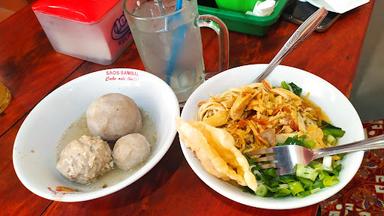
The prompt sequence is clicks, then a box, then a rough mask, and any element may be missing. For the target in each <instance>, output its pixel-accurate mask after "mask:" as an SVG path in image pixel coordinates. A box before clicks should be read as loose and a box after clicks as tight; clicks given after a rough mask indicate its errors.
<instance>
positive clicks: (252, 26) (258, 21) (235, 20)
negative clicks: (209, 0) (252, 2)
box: [199, 0, 288, 36]
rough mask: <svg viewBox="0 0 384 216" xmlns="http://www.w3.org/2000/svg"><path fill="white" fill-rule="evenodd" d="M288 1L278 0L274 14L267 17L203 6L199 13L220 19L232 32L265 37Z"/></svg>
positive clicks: (200, 7) (200, 6)
mask: <svg viewBox="0 0 384 216" xmlns="http://www.w3.org/2000/svg"><path fill="white" fill-rule="evenodd" d="M232 1H233V0H232ZM287 1H288V0H277V1H276V7H275V10H274V11H273V13H272V14H271V15H269V16H265V17H257V16H252V15H247V14H245V13H242V12H236V11H230V10H224V9H218V8H212V7H206V6H202V5H199V13H200V14H212V15H215V16H217V17H219V18H220V19H221V20H223V21H224V23H225V24H226V25H227V27H228V29H229V30H231V31H236V32H241V33H245V34H251V35H257V36H264V35H265V34H266V33H267V31H268V29H269V27H270V26H271V25H273V24H274V23H275V22H277V20H278V19H279V17H280V15H281V13H282V12H283V9H284V7H285V5H286V4H287Z"/></svg>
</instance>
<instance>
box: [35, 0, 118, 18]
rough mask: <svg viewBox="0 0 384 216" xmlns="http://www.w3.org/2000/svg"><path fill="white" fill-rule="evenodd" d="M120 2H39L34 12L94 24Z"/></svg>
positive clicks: (99, 0)
mask: <svg viewBox="0 0 384 216" xmlns="http://www.w3.org/2000/svg"><path fill="white" fill-rule="evenodd" d="M118 2H120V1H119V0H39V1H36V2H35V3H33V4H32V10H33V11H38V12H41V13H44V14H49V15H52V16H58V17H62V18H65V19H68V20H74V21H79V22H84V23H94V22H98V21H100V20H101V18H102V17H103V16H104V15H105V14H107V13H108V11H110V10H111V9H112V8H113V7H114V6H115V5H116V4H117V3H118ZM122 10H123V9H122Z"/></svg>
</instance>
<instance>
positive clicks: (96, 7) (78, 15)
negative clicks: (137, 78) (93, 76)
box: [32, 0, 132, 65]
mask: <svg viewBox="0 0 384 216" xmlns="http://www.w3.org/2000/svg"><path fill="white" fill-rule="evenodd" d="M32 9H33V11H34V13H35V15H36V17H37V19H38V20H39V22H40V24H41V26H42V27H43V29H44V32H45V33H46V35H47V37H48V39H49V41H50V43H51V44H52V46H53V48H54V49H55V50H56V51H57V52H60V53H63V54H67V55H70V56H74V57H77V58H80V59H83V60H87V61H91V62H94V63H98V64H103V65H108V64H111V63H113V62H114V61H115V60H116V58H117V57H118V56H119V55H120V54H121V53H122V52H123V51H124V49H125V48H126V47H127V46H128V45H129V44H130V43H131V42H132V36H131V33H130V30H129V27H128V23H127V20H126V19H125V17H124V14H123V8H122V1H121V0H96V1H95V0H39V1H37V2H35V3H34V4H33V5H32Z"/></svg>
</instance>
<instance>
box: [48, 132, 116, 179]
mask: <svg viewBox="0 0 384 216" xmlns="http://www.w3.org/2000/svg"><path fill="white" fill-rule="evenodd" d="M112 168H113V159H112V152H111V149H110V148H109V146H108V143H107V142H105V141H103V140H102V139H100V137H91V136H86V135H83V136H81V137H80V138H79V139H77V140H73V141H72V142H70V143H68V144H67V145H66V146H65V147H64V149H63V150H62V151H61V152H60V154H59V159H58V161H57V164H56V169H57V170H58V171H59V172H60V173H61V174H62V175H63V176H65V177H66V178H68V179H69V180H71V181H74V182H78V183H81V184H87V183H90V182H92V181H93V180H94V179H96V178H97V177H98V176H101V175H103V174H104V173H106V172H108V171H109V170H111V169H112Z"/></svg>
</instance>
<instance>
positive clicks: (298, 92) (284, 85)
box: [280, 81, 303, 96]
mask: <svg viewBox="0 0 384 216" xmlns="http://www.w3.org/2000/svg"><path fill="white" fill-rule="evenodd" d="M280 85H281V88H283V89H286V90H288V91H291V92H293V93H295V95H297V96H300V95H301V92H302V91H303V89H302V88H300V87H299V86H297V85H296V84H295V83H293V82H290V83H287V82H285V81H282V82H281V84H280Z"/></svg>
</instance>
